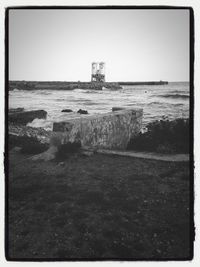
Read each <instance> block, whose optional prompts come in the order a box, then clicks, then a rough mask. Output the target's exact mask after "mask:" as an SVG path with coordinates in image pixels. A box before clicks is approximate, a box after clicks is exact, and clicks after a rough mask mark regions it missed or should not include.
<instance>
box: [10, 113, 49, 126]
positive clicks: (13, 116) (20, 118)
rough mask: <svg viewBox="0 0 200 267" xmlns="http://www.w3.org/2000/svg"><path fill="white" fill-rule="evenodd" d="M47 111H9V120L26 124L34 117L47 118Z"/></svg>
mask: <svg viewBox="0 0 200 267" xmlns="http://www.w3.org/2000/svg"><path fill="white" fill-rule="evenodd" d="M46 117H47V112H46V111H45V110H32V111H18V112H10V113H8V121H9V123H13V124H21V125H26V124H27V123H28V122H32V121H33V120H34V119H36V118H37V119H46Z"/></svg>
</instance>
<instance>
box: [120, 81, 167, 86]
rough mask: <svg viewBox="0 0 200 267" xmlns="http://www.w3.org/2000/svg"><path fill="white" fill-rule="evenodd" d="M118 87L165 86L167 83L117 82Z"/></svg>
mask: <svg viewBox="0 0 200 267" xmlns="http://www.w3.org/2000/svg"><path fill="white" fill-rule="evenodd" d="M118 83H119V85H165V84H168V82H167V81H154V82H118Z"/></svg>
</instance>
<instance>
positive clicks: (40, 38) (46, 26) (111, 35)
mask: <svg viewBox="0 0 200 267" xmlns="http://www.w3.org/2000/svg"><path fill="white" fill-rule="evenodd" d="M98 61H103V62H105V74H106V81H115V82H117V81H157V80H166V81H189V10H142V9H141V10H134V9H127V10H117V9H115V10H106V9H103V10H94V9H93V10H80V9H79V10H66V9H65V10H55V9H54V10H41V9H40V10H37V9H35V10H28V9H27V10H20V9H19V10H10V11H9V79H10V80H27V81H78V80H80V81H90V79H91V63H92V62H98Z"/></svg>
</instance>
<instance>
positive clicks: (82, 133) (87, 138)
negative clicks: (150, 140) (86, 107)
mask: <svg viewBox="0 0 200 267" xmlns="http://www.w3.org/2000/svg"><path fill="white" fill-rule="evenodd" d="M142 116H143V110H142V109H135V110H130V109H125V110H119V111H115V112H109V113H106V114H96V115H82V117H81V118H74V119H70V118H69V119H66V120H65V121H62V122H55V123H54V124H53V135H55V136H57V137H59V138H60V139H61V143H62V144H65V143H67V142H78V141H81V145H82V147H92V148H105V149H125V148H126V146H127V144H128V142H129V140H130V138H131V137H133V136H134V135H137V134H138V133H139V132H140V130H141V127H142Z"/></svg>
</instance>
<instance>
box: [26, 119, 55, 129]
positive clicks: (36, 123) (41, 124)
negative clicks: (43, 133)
mask: <svg viewBox="0 0 200 267" xmlns="http://www.w3.org/2000/svg"><path fill="white" fill-rule="evenodd" d="M27 126H30V127H33V128H44V129H45V130H49V131H51V130H52V129H53V121H50V120H46V119H34V120H33V121H32V122H29V123H28V124H27Z"/></svg>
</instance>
